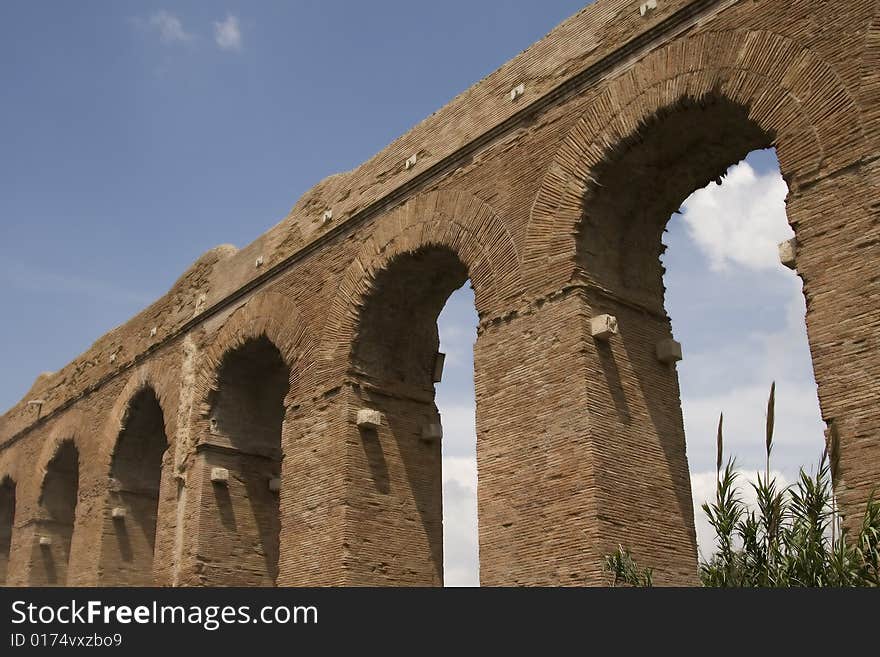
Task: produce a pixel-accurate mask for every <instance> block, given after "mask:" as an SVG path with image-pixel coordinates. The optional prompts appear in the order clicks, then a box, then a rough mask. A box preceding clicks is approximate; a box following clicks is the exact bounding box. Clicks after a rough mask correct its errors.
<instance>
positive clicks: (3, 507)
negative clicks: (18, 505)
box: [0, 477, 15, 585]
mask: <svg viewBox="0 0 880 657" xmlns="http://www.w3.org/2000/svg"><path fill="white" fill-rule="evenodd" d="M14 524H15V482H14V481H12V479H11V478H10V477H4V478H3V481H2V482H0V585H2V584H5V583H6V578H7V574H8V570H9V554H10V548H11V547H12V528H13V526H14Z"/></svg>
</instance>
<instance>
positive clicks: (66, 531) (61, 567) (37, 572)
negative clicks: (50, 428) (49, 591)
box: [30, 440, 79, 586]
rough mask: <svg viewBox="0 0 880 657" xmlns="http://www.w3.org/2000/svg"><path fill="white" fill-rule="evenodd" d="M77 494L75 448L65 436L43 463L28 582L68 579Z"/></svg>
mask: <svg viewBox="0 0 880 657" xmlns="http://www.w3.org/2000/svg"><path fill="white" fill-rule="evenodd" d="M78 497H79V450H77V448H76V445H74V443H73V441H72V440H65V441H64V442H62V443H61V446H60V447H59V448H58V451H57V452H56V453H55V456H54V457H53V458H52V460H51V461H49V464H48V465H47V466H46V475H45V477H44V478H43V488H42V491H41V493H40V513H39V518H38V521H37V523H36V527H37V532H36V536H35V541H34V553H33V555H32V562H31V573H30V583H31V586H59V585H60V586H64V585H65V584H67V583H68V566H69V561H70V547H71V541H72V539H73V532H74V526H75V523H76V509H77V502H78Z"/></svg>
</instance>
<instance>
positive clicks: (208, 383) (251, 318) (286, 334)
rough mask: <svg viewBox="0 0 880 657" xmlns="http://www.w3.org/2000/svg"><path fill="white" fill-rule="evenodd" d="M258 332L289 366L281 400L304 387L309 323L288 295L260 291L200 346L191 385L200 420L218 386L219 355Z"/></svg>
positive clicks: (310, 354)
mask: <svg viewBox="0 0 880 657" xmlns="http://www.w3.org/2000/svg"><path fill="white" fill-rule="evenodd" d="M261 336H265V337H266V339H268V340H269V341H270V342H271V343H272V344H273V345H274V346H275V347H276V348H277V349H278V351H279V353H280V354H281V356H282V358H283V359H284V362H285V363H286V365H287V367H288V368H289V369H290V372H291V375H292V380H291V381H290V391H289V392H288V394H287V397H286V399H285V404H289V403H291V402H292V401H293V400H296V399H298V397H299V391H300V390H301V389H304V386H303V385H301V382H303V381H305V380H306V379H308V377H309V376H310V375H311V373H312V370H313V367H314V354H315V351H316V349H315V344H314V340H313V338H312V334H311V331H310V327H309V325H308V324H307V322H306V321H305V318H304V317H303V315H302V313H301V312H300V310H299V307H298V306H297V305H296V303H295V302H294V301H292V300H291V299H290V297H288V296H286V295H284V294H280V293H278V292H263V293H260V294H258V295H256V296H254V297H252V298H251V299H249V300H248V301H247V303H245V304H244V305H243V306H241V307H239V308H237V309H236V310H235V311H234V312H233V313H232V314H231V315H230V316H229V317H228V318H227V319H226V321H225V322H224V323H223V326H222V327H221V328H220V330H219V331H218V332H217V334H216V335H215V336H214V337H213V338H212V339H211V341H210V344H209V345H208V346H207V347H206V348H205V350H204V353H203V361H202V364H201V367H200V370H199V375H198V380H197V382H196V389H195V398H196V399H197V400H198V403H197V409H198V413H197V415H198V418H199V419H200V420H201V421H202V422H203V423H204V422H206V420H207V418H208V415H209V413H210V405H211V397H212V395H214V394H215V393H216V392H217V389H218V387H219V377H218V372H219V369H220V366H221V364H222V362H223V358H224V357H225V356H226V354H228V353H230V352H233V351H235V350H236V349H238V348H240V347H242V346H243V345H244V344H246V343H247V342H248V341H250V340H254V339H258V338H260V337H261ZM205 426H206V425H205ZM203 428H205V427H203Z"/></svg>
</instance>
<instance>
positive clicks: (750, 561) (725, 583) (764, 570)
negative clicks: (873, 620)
mask: <svg viewBox="0 0 880 657" xmlns="http://www.w3.org/2000/svg"><path fill="white" fill-rule="evenodd" d="M775 402H776V384H773V386H772V387H771V389H770V398H769V400H768V403H767V426H766V436H765V446H766V467H765V469H764V473H763V476H762V475H761V473H758V475H757V481H756V483H751V484H750V485H751V486H752V488H753V490H754V492H755V496H756V498H757V509H754V510H753V509H749V508H748V507H747V505H746V504H745V503H744V502H743V500H742V498H741V497H740V495H739V491H738V488H737V478H738V473H737V470H736V461H735V460H734V459H728V461H727V463H726V464H723V463H724V461H723V443H724V438H723V425H724V415H723V414H722V416H721V418H720V420H719V422H718V435H717V457H718V458H717V462H716V491H715V501H714V502H712V503H705V504H703V512H704V513H705V514H706V516H707V518H708V520H709V524H710V525H711V526H712V528H713V529H714V531H715V536H716V538H715V542H716V547H717V551H716V552H715V554H714V555H712V557H711V558H710V559H708V560H704V561H702V562H701V563H700V580H701V582H702V584H703V586H706V587H827V586H833V587H842V586H880V500H878V499H875V498H874V497H873V496H872V497H871V499H869V500H868V504H867V508H866V509H865V514H864V516H863V519H862V522H861V526H860V527H859V528H858V534H857V535H856V536H855V537H851V536H850V533H849V531H848V530H847V529H846V528H845V527H844V523H843V518H842V515H841V514H840V512H839V510H838V508H837V500H836V497H835V494H834V483H836V482H838V481H839V472H838V470H839V459H840V439H839V436H838V432H837V427H836V425H835V424H834V423H832V424H831V426H830V427H829V432H828V433H829V435H828V441H827V445H826V449H825V452H824V453H823V455H822V458H821V460H820V461H819V465H818V467H817V469H816V471H815V472H814V473H808V472H807V471H805V470H804V469H803V468H801V470H800V473H799V475H798V479H797V481H796V482H795V483H794V484H793V485H792V486H788V487H782V486H781V485H780V484H779V483H778V482H777V480H776V477H774V476H771V472H770V455H771V453H772V451H773V425H774V416H775ZM605 569H606V571H607V572H609V573H611V574H613V576H614V583H615V584H617V583H625V584H629V585H632V586H646V584H644V583H641V582H643V581H644V580H643V579H641V578H640V573H642V572H647V573H648V580H649V582H650V573H651V571H650V569H646V570H644V571H643V570H641V569H640V568H639V566H638V565H637V564H636V563H635V561H634V560H633V558H632V556H631V555H630V553H629V551H626V550H624V549H623V548H620V549H618V552H617V554H614V555H611V556H610V557H606V559H605ZM647 585H648V586H649V585H650V583H649V584H647Z"/></svg>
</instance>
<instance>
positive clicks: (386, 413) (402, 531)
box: [352, 245, 476, 585]
mask: <svg viewBox="0 0 880 657" xmlns="http://www.w3.org/2000/svg"><path fill="white" fill-rule="evenodd" d="M468 279H469V272H468V268H467V266H466V265H465V264H464V263H463V262H462V260H461V258H460V257H459V256H458V255H457V254H456V253H455V252H454V251H453V250H452V249H450V248H448V247H445V246H440V245H432V246H426V247H422V248H419V249H417V250H414V251H410V252H407V253H405V254H402V255H399V256H397V257H395V258H394V259H393V260H391V262H390V263H389V264H388V265H387V266H386V267H385V268H383V269H382V270H381V271H379V272H378V273H377V274H376V276H375V279H374V280H373V281H372V284H371V288H370V291H369V293H368V295H367V298H366V299H365V302H364V304H363V307H362V310H361V313H360V317H359V322H358V327H357V333H356V336H355V340H354V344H353V348H352V370H353V372H354V375H355V378H356V380H357V381H358V383H359V391H358V393H357V394H358V395H359V396H360V399H359V400H358V402H357V403H358V404H360V405H361V406H362V407H364V408H369V409H375V410H379V411H380V412H381V413H382V416H383V423H382V425H381V426H380V427H378V428H375V429H372V428H370V429H363V428H362V429H361V430H360V446H359V449H358V450H356V453H355V458H356V459H357V461H358V462H360V464H361V470H360V471H361V472H363V473H364V476H363V477H359V478H358V479H357V481H356V482H355V494H354V496H353V504H354V505H355V507H356V513H355V514H354V516H353V519H354V522H353V523H352V530H353V535H354V537H355V540H357V537H364V536H371V535H378V536H383V537H384V540H383V541H382V543H381V544H374V543H371V542H367V541H360V542H359V545H358V550H357V552H358V560H359V564H360V567H362V568H364V569H365V571H366V572H368V573H369V574H368V577H367V578H368V580H369V581H372V582H374V583H377V584H417V585H440V584H442V583H443V582H444V561H445V559H444V555H445V550H444V532H445V531H446V529H445V528H447V527H449V526H450V525H451V524H452V523H455V524H456V525H457V526H458V525H460V523H461V522H462V520H464V522H468V519H467V518H464V519H463V518H459V517H455V518H453V517H449V516H444V508H445V510H446V511H447V513H459V514H466V515H471V516H472V517H473V518H476V495H475V493H476V491H475V490H473V491H471V494H470V495H469V494H468V492H467V491H465V494H464V495H460V494H459V495H458V496H457V497H456V498H455V499H452V498H450V500H448V501H450V502H452V503H451V504H449V505H446V504H444V496H445V495H447V494H449V495H453V494H455V492H459V493H460V492H461V491H457V490H454V489H455V487H456V486H460V485H461V483H462V482H461V481H460V479H461V477H458V478H456V477H455V474H456V472H455V471H454V470H453V469H451V468H448V467H444V466H445V465H448V464H450V463H452V461H451V460H450V459H449V458H448V459H444V452H449V445H450V444H455V445H457V447H458V456H460V457H461V459H462V460H469V462H470V463H472V464H473V465H472V467H473V470H474V471H475V469H476V465H475V458H474V457H473V453H474V451H475V437H474V436H473V434H472V427H473V413H474V411H473V407H472V406H471V405H468V404H467V399H466V396H467V391H460V392H462V393H463V394H462V395H456V394H455V391H453V389H452V387H453V386H455V385H456V383H458V384H462V383H464V384H466V383H467V379H468V376H465V377H460V376H456V377H455V378H454V379H452V380H449V379H448V378H447V377H448V376H449V375H450V370H453V369H455V367H453V364H452V359H448V360H447V359H446V357H445V356H446V355H445V354H441V351H440V332H439V329H438V318H439V316H440V314H441V311H443V310H444V307H445V306H446V305H447V302H448V300H449V299H450V297H451V296H453V295H454V293H456V291H457V290H461V292H460V293H456V294H455V296H456V298H457V299H459V301H458V303H457V304H456V305H458V306H461V307H462V310H461V312H462V313H463V314H464V315H467V311H468V309H470V308H473V301H472V299H473V294H472V292H471V291H470V290H464V289H462V288H464V286H465V285H466V283H467V282H468ZM475 314H476V313H473V315H475ZM473 315H472V316H471V317H468V318H466V320H465V321H466V323H467V322H468V321H470V322H473V325H474V327H473V328H474V333H475V325H476V321H475V319H474V318H473ZM464 340H465V343H466V342H467V337H466V336H465V338H464ZM467 346H468V347H469V348H472V343H471V344H470V345H467ZM471 359H472V355H471V354H469V355H468V357H467V358H466V363H469V362H471ZM457 367H458V369H461V368H462V367H465V368H467V365H464V366H462V365H461V364H458V365H457ZM444 369H445V370H446V371H445V372H444V371H443V370H444ZM469 370H470V371H469V373H468V374H469V377H470V386H471V388H470V390H471V395H472V385H473V383H472V381H473V380H472V376H473V368H472V367H470V368H469ZM446 380H449V381H450V383H449V387H446V388H445V390H444V392H446V394H445V395H444V397H448V398H450V399H456V400H459V401H461V406H462V408H460V409H458V408H454V407H452V406H451V405H450V408H449V414H450V415H453V414H455V415H456V422H455V423H454V424H452V423H450V422H446V423H444V422H443V420H442V419H441V412H440V409H439V408H438V404H437V389H438V388H443V387H444V384H443V381H446ZM468 415H470V418H469V421H468V418H467V416H468ZM462 416H463V417H464V420H463V422H462ZM462 424H463V425H464V426H465V430H464V431H460V432H458V433H457V435H455V436H450V435H446V429H447V428H448V426H450V425H451V426H456V427H457V428H458V427H460V426H461V425H462ZM468 425H470V426H468ZM449 456H451V457H452V453H450V454H449ZM444 479H446V482H445V483H444ZM472 486H474V487H475V482H474V483H473V484H472ZM462 507H465V509H464V511H462ZM413 519H415V520H417V521H416V522H413ZM475 529H476V528H473V530H472V532H475ZM456 533H457V534H458V535H459V536H460V535H461V533H462V532H461V531H458V532H450V533H449V536H452V535H455V534H456ZM465 533H466V532H465ZM450 547H453V546H447V549H449V548H450ZM473 547H474V551H475V549H476V539H475V537H474V538H473ZM459 548H460V546H454V547H453V549H455V550H458V549H459ZM464 549H465V550H467V549H468V548H467V547H465V548H464ZM473 558H474V559H475V555H474V556H473ZM472 567H473V565H472ZM374 572H378V573H379V575H380V576H379V577H376V576H375V575H374V574H373V573H374ZM467 575H468V573H466V574H465V575H464V577H467ZM456 577H459V578H461V575H460V574H456Z"/></svg>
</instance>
